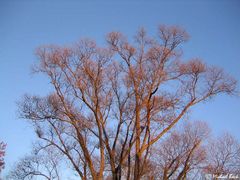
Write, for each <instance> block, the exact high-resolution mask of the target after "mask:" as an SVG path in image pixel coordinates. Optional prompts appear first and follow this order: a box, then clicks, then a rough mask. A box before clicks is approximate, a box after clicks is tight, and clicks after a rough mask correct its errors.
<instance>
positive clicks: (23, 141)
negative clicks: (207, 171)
mask: <svg viewBox="0 0 240 180" xmlns="http://www.w3.org/2000/svg"><path fill="white" fill-rule="evenodd" d="M159 24H167V25H180V26H182V27H184V28H185V29H186V30H187V31H188V32H189V33H190V35H191V39H190V41H189V42H188V43H187V44H185V46H184V47H183V50H184V58H185V59H189V58H191V57H200V58H202V59H203V60H204V61H205V62H206V63H208V64H212V65H216V66H219V67H222V68H224V69H225V71H227V72H229V73H230V74H231V75H232V76H234V77H235V78H236V79H238V80H240V1H238V0H236V1H233V0H226V1H223V0H215V1H210V2H209V1H207V0H205V1H204V0H202V1H197V0H196V1H195V0H192V1H190V0H188V1H184V0H181V1H179V0H178V1H167V0H166V1H145V2H144V1H137V0H136V1H130V2H128V1H113V0H111V1H110V0H109V1H101V2H99V1H91V2H87V1H85V2H83V1H80V0H78V1H77V0H76V1H71V0H65V1H60V0H58V1H54V0H51V1H47V0H39V1H37V0H28V1H27V0H25V1H24V0H21V1H17V0H16V1H11V0H5V1H4V0H0V97H1V98H0V140H4V141H5V142H6V143H7V144H8V146H7V156H6V163H7V164H6V165H7V168H9V166H10V165H11V164H13V162H14V161H16V160H17V159H18V158H19V157H21V156H22V155H24V154H26V153H28V152H29V150H30V148H31V143H32V141H33V140H34V139H35V137H34V134H33V132H32V129H31V128H30V125H28V124H27V123H26V122H25V121H23V120H20V119H18V118H17V115H16V111H17V107H16V101H17V100H19V99H20V97H21V96H22V95H23V94H24V93H31V94H39V95H45V94H46V93H47V92H49V91H50V88H49V83H48V80H47V79H45V77H43V76H41V75H31V73H30V67H31V65H32V64H33V63H34V62H36V58H35V56H34V50H35V48H36V47H38V46H39V45H43V44H64V45H67V44H70V43H72V42H76V41H77V40H79V39H80V38H81V37H90V38H93V39H97V41H98V42H99V43H101V42H103V38H104V36H105V35H106V33H107V32H110V31H113V30H118V31H122V32H123V33H125V34H127V35H128V36H129V37H130V36H131V35H133V34H134V32H136V30H137V28H138V27H141V26H144V27H146V29H147V30H148V31H149V32H150V33H151V34H154V33H155V32H156V28H157V26H158V25H159ZM191 117H193V119H197V120H205V121H207V122H208V123H209V125H210V127H211V128H212V129H213V132H214V133H215V134H218V133H220V132H222V131H229V132H231V133H232V134H233V135H235V136H237V137H238V139H240V133H239V132H240V130H239V129H240V98H236V97H226V96H220V97H218V98H216V99H214V100H213V101H210V102H208V103H206V104H202V105H199V106H197V107H196V108H195V109H194V110H193V111H192V114H191Z"/></svg>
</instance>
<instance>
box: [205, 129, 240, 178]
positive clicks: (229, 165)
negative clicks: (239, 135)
mask: <svg viewBox="0 0 240 180" xmlns="http://www.w3.org/2000/svg"><path fill="white" fill-rule="evenodd" d="M207 159H208V163H207V165H206V167H205V168H204V172H205V173H207V174H212V175H215V176H216V177H217V176H219V175H229V174H233V175H237V174H240V143H239V142H238V141H237V140H236V139H235V138H234V137H233V136H231V135H230V134H228V133H225V134H223V135H222V136H219V137H218V138H214V139H212V140H211V142H210V143H209V145H208V158H207Z"/></svg>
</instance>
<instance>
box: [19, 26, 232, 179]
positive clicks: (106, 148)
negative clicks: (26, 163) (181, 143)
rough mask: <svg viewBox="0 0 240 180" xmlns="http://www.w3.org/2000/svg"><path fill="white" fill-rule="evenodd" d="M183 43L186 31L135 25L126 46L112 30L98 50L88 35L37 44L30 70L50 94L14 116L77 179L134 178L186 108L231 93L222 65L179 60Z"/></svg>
mask: <svg viewBox="0 0 240 180" xmlns="http://www.w3.org/2000/svg"><path fill="white" fill-rule="evenodd" d="M187 40H188V34H187V33H186V32H185V31H184V30H182V29H180V28H178V27H167V26H160V27H159V29H158V36H157V37H156V38H151V37H149V36H148V35H147V33H146V32H145V30H144V29H140V30H139V31H138V33H137V34H136V36H134V41H133V42H132V43H130V42H129V41H128V40H127V38H126V37H124V35H122V34H121V33H119V32H112V33H109V34H108V35H107V38H106V41H107V46H106V47H103V48H102V47H98V46H97V45H96V43H95V42H94V41H92V40H81V41H80V42H79V43H77V44H75V45H74V46H73V47H59V46H45V47H41V48H39V49H38V50H37V56H38V58H39V60H40V63H39V64H38V65H36V67H35V71H36V72H41V73H44V74H45V75H47V76H48V78H49V80H50V82H51V84H52V86H53V93H52V94H50V95H48V96H47V97H38V96H29V95H27V96H25V98H24V99H23V100H22V102H20V103H19V110H20V115H21V117H23V118H25V119H29V120H31V122H32V124H33V125H34V127H35V129H36V132H37V134H38V137H39V138H40V139H42V140H43V142H44V143H45V146H53V147H55V149H56V150H58V151H59V152H61V153H62V154H63V155H64V156H65V157H66V158H67V159H68V160H69V162H70V163H71V165H72V167H73V168H74V169H75V170H76V172H77V173H78V175H79V176H80V177H81V178H82V179H86V178H87V177H89V176H90V177H91V178H92V179H103V177H107V176H109V177H112V178H113V179H121V177H122V169H123V166H127V179H130V177H131V176H130V175H131V174H134V175H133V177H132V178H133V179H135V180H138V179H140V178H141V174H142V173H141V171H142V169H143V166H144V164H145V163H146V162H147V161H148V158H149V150H150V148H151V147H153V146H154V145H155V143H156V142H158V141H159V140H160V139H161V138H162V137H163V136H164V135H165V134H166V133H167V132H169V130H171V128H173V127H174V125H176V124H177V123H178V122H179V120H181V119H182V118H183V117H184V115H185V114H186V113H187V112H188V110H189V109H190V108H191V107H192V106H194V105H196V104H198V103H200V102H203V101H206V100H208V99H210V98H212V97H214V96H216V95H217V94H220V93H227V94H232V93H233V92H234V90H235V87H236V81H235V80H234V79H233V78H231V77H230V76H228V75H226V74H225V73H224V72H223V70H221V69H218V68H215V67H209V66H207V65H205V64H204V63H202V62H201V61H200V60H199V59H192V60H190V61H188V62H183V61H181V60H180V58H181V50H180V45H181V44H182V43H184V42H185V41H187ZM43 147H44V145H43ZM131 167H134V168H131Z"/></svg>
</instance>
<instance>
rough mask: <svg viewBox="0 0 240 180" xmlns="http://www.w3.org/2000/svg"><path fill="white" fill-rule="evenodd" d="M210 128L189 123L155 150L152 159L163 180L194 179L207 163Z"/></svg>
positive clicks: (200, 124) (157, 175) (198, 123)
mask: <svg viewBox="0 0 240 180" xmlns="http://www.w3.org/2000/svg"><path fill="white" fill-rule="evenodd" d="M208 135H209V128H208V126H207V125H206V123H203V122H200V121H198V122H192V123H190V122H188V123H186V124H185V125H184V127H183V128H181V129H180V128H178V129H177V130H174V131H173V132H171V134H170V136H168V137H167V138H166V139H164V140H163V142H161V143H160V144H159V146H158V149H157V150H155V151H154V152H155V154H153V156H152V159H154V164H155V167H157V169H158V172H157V174H156V176H155V177H162V179H186V178H187V177H189V178H190V177H192V178H193V177H194V174H195V172H197V171H198V170H199V169H200V168H201V167H202V166H203V165H204V164H205V161H206V158H207V156H206V148H205V146H204V143H205V141H206V140H207V138H208Z"/></svg>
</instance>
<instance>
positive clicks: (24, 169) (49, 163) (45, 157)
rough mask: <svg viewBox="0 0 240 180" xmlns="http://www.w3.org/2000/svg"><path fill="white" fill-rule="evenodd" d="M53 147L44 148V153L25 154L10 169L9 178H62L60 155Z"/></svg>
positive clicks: (14, 179)
mask: <svg viewBox="0 0 240 180" xmlns="http://www.w3.org/2000/svg"><path fill="white" fill-rule="evenodd" d="M52 150H53V149H47V150H46V149H44V153H43V152H41V153H32V155H29V156H25V157H24V158H22V159H20V161H19V162H18V163H17V164H16V165H15V167H14V168H13V169H12V170H11V171H10V173H9V175H8V179H13V180H27V179H29V180H31V179H35V178H37V177H38V178H40V179H47V180H60V174H59V161H60V159H61V158H60V156H59V155H58V154H56V152H54V151H52Z"/></svg>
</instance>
